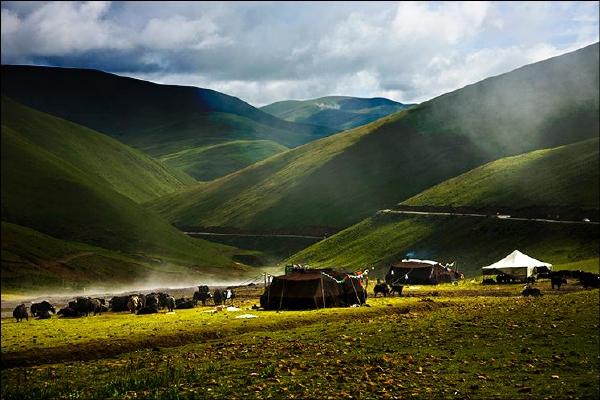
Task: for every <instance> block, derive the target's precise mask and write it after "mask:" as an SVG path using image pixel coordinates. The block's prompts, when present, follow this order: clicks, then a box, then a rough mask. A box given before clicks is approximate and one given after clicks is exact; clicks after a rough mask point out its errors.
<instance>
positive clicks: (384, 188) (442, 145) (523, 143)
mask: <svg viewBox="0 0 600 400" xmlns="http://www.w3.org/2000/svg"><path fill="white" fill-rule="evenodd" d="M597 87H598V45H597V44H596V45H592V46H588V47H586V48H584V49H581V50H578V51H576V52H573V53H569V54H566V55H563V56H560V57H556V58H553V59H549V60H546V61H542V62H539V63H536V64H532V65H528V66H525V67H523V68H520V69H517V70H515V71H512V72H509V73H507V74H503V75H500V76H497V77H492V78H488V79H486V80H484V81H481V82H478V83H476V84H473V85H470V86H467V87H465V88H463V89H459V90H457V91H454V92H452V93H448V94H445V95H442V96H440V97H437V98H435V99H433V100H430V101H428V102H425V103H422V104H420V105H418V106H414V107H412V108H410V109H408V110H404V111H400V112H399V113H396V114H392V115H391V116H388V117H384V118H382V119H380V120H377V121H375V122H373V123H371V124H368V125H365V126H362V127H359V128H355V129H353V130H350V131H346V132H343V133H339V134H336V135H333V136H330V137H328V138H325V139H321V140H319V141H316V142H312V143H309V144H307V145H304V146H301V147H299V148H296V149H293V150H291V151H288V152H286V153H282V154H278V155H275V156H273V157H271V158H269V159H267V160H265V161H263V162H260V163H258V164H256V165H253V166H251V167H249V168H246V169H244V170H243V171H238V172H237V173H234V174H231V175H229V176H227V177H224V178H221V179H217V180H215V181H213V182H211V183H210V184H208V185H205V186H202V187H199V188H196V189H194V188H191V189H190V190H184V191H182V192H181V193H180V194H178V195H167V196H165V198H164V199H159V200H157V201H156V203H154V205H155V206H154V209H156V210H157V211H159V212H161V213H162V214H163V215H164V216H166V217H167V218H168V219H169V220H170V221H171V222H173V223H175V224H177V225H181V226H222V227H233V228H242V229H246V230H252V229H253V230H285V231H290V232H309V231H311V228H314V227H326V228H337V229H341V228H344V227H347V226H350V225H352V224H354V223H357V222H359V221H361V220H362V219H364V218H367V217H368V216H370V215H372V214H373V213H374V212H376V211H377V210H379V209H384V208H391V207H392V206H393V205H394V204H397V203H398V202H401V201H404V200H406V199H408V198H410V197H412V196H415V195H417V194H419V193H421V192H422V191H424V190H425V189H428V188H430V187H431V186H433V185H436V184H439V183H441V182H443V181H446V180H448V179H450V178H453V177H455V176H457V175H459V174H462V173H465V172H467V171H469V170H472V169H473V168H476V167H478V166H481V165H483V164H485V163H487V162H490V161H493V160H497V159H499V158H502V157H506V156H512V155H517V154H522V153H526V152H530V151H533V150H539V149H544V148H551V147H558V146H561V145H564V144H570V143H576V142H580V141H583V140H587V139H590V138H595V137H598V136H599V132H600V127H599V121H598V118H597V116H598V112H599V111H598V110H599V108H598V107H599V96H598V90H597ZM515 99H519V101H518V102H516V101H515ZM549 99H553V100H552V101H549ZM567 165H571V162H570V161H569V164H567ZM558 168H560V167H558V166H557V169H558ZM528 189H530V188H528ZM580 189H581V192H582V193H581V195H582V196H584V197H585V198H588V197H591V196H593V195H591V194H590V195H588V194H583V192H586V193H587V191H589V193H592V192H593V188H589V189H588V188H586V187H582V188H580Z"/></svg>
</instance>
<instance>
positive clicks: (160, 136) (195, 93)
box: [2, 65, 333, 177]
mask: <svg viewBox="0 0 600 400" xmlns="http://www.w3.org/2000/svg"><path fill="white" fill-rule="evenodd" d="M2 93H3V94H5V95H7V96H9V97H11V98H13V99H15V100H16V101H18V102H20V103H22V104H25V105H28V106H30V107H33V108H35V109H37V110H40V111H43V112H46V113H49V114H52V115H55V116H59V117H61V118H65V119H67V120H70V121H74V122H77V123H79V124H82V125H84V126H87V127H89V128H92V129H94V130H96V131H98V132H101V133H104V134H107V135H110V136H112V137H114V138H116V139H118V140H119V141H121V142H123V143H125V144H128V145H130V146H133V147H136V148H138V149H140V150H142V151H144V152H146V153H148V154H150V155H152V156H155V157H164V156H168V155H170V154H173V153H177V152H180V151H187V150H194V149H196V150H198V151H201V150H202V148H205V147H207V146H212V145H215V144H223V143H226V142H230V141H237V140H270V141H274V142H276V143H279V144H280V145H282V146H285V147H295V146H299V145H302V144H304V143H308V142H310V141H312V140H315V139H318V138H321V137H323V136H326V135H328V134H330V133H331V132H333V130H332V129H330V128H326V127H318V126H314V125H307V124H299V123H294V122H289V121H284V120H282V119H279V118H277V117H274V116H272V115H270V114H267V113H265V112H263V111H261V110H259V109H257V108H255V107H253V106H251V105H250V104H248V103H245V102H243V101H242V100H240V99H238V98H235V97H232V96H228V95H226V94H223V93H219V92H217V91H214V90H209V89H202V88H196V87H186V86H171V85H159V84H155V83H151V82H146V81H142V80H138V79H132V78H126V77H122V76H117V75H113V74H108V73H105V72H102V71H97V70H85V69H77V68H54V67H37V66H11V65H3V66H2ZM236 156H237V155H236ZM192 161H193V160H191V159H188V161H187V164H188V165H191V170H192V171H197V170H200V169H201V165H202V163H204V162H205V161H204V160H203V159H202V158H200V157H199V158H198V159H197V160H196V161H197V165H193V164H194V163H193V162H192ZM233 162H235V160H232V163H233ZM213 173H214V171H213ZM197 177H201V174H200V175H198V176H197Z"/></svg>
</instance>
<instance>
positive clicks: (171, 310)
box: [166, 296, 175, 312]
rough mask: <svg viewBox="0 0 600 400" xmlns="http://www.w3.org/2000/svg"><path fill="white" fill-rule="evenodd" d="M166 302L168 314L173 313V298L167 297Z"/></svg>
mask: <svg viewBox="0 0 600 400" xmlns="http://www.w3.org/2000/svg"><path fill="white" fill-rule="evenodd" d="M166 302H167V309H168V310H169V312H173V310H174V309H175V297H173V296H168V297H167V299H166Z"/></svg>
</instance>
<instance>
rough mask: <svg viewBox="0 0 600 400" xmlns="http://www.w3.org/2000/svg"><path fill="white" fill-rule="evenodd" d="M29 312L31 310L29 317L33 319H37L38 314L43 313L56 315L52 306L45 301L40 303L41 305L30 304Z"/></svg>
mask: <svg viewBox="0 0 600 400" xmlns="http://www.w3.org/2000/svg"><path fill="white" fill-rule="evenodd" d="M30 310H31V316H33V317H37V316H38V313H41V312H44V311H49V312H51V313H52V314H56V310H55V308H54V306H53V305H52V304H50V303H49V302H48V301H46V300H44V301H42V302H41V303H33V304H31V308H30Z"/></svg>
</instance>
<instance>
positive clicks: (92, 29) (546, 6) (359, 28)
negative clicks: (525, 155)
mask: <svg viewBox="0 0 600 400" xmlns="http://www.w3.org/2000/svg"><path fill="white" fill-rule="evenodd" d="M1 4H2V6H1V7H2V25H1V26H2V47H1V49H2V63H3V64H38V65H55V66H69V67H85V68H98V69H102V70H105V71H108V72H114V73H117V74H120V75H127V76H132V77H138V78H142V79H147V80H151V81H155V82H159V83H170V84H181V85H193V86H200V87H207V88H211V89H215V90H219V91H221V92H224V93H227V94H230V95H234V96H237V97H239V98H241V99H243V100H245V101H248V102H250V103H251V104H254V105H257V106H261V105H265V104H268V103H270V102H273V101H278V100H285V99H308V98H314V97H319V96H325V95H331V94H340V95H350V96H360V97H375V96H383V97H388V98H391V99H394V100H397V101H402V102H411V103H412V102H420V101H423V100H427V99H429V98H432V97H435V96H437V95H439V94H442V93H445V92H447V91H450V90H453V89H456V88H460V87H463V86H465V85H467V84H469V83H473V82H476V81H479V80H481V79H483V78H485V77H488V76H492V75H497V74H499V73H503V72H507V71H510V70H512V69H514V68H516V67H519V66H522V65H525V64H528V63H531V62H535V61H539V60H543V59H546V58H549V57H552V56H555V55H558V54H562V53H565V52H568V51H572V50H575V49H578V48H581V47H583V46H586V45H588V44H591V43H594V42H597V41H598V30H599V27H598V13H599V9H598V2H565V3H561V2H548V3H543V2H532V3H527V2H506V3H504V2H489V3H488V2H477V3H476V2H468V3H467V2H466V3H459V2H441V3H438V2H427V3H425V2H419V3H412V2H401V3H391V2H385V3H373V2H368V3H367V2H348V3H337V2H331V3H316V2H307V3H299V2H294V3H265V2H240V3H213V2H210V3H202V2H180V3H178V2H169V3H161V2H11V1H3V2H2V3H1Z"/></svg>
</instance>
